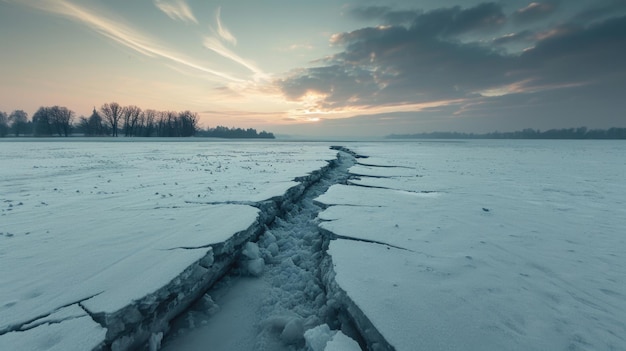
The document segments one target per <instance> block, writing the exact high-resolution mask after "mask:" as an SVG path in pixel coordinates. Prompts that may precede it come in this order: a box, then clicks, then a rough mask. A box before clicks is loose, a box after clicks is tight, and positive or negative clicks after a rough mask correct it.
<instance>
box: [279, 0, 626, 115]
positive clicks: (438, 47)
mask: <svg viewBox="0 0 626 351" xmlns="http://www.w3.org/2000/svg"><path fill="white" fill-rule="evenodd" d="M543 11H544V12H549V11H548V10H546V9H544V10H543ZM392 12H393V11H392V10H391V9H389V8H387V7H378V8H372V7H370V8H365V9H362V11H361V12H360V13H359V16H361V17H363V18H366V17H367V18H385V19H388V20H390V19H391V17H389V16H388V15H389V14H390V13H392ZM409 12H410V11H405V13H409ZM413 14H414V17H413V19H412V21H411V22H410V23H406V18H408V15H407V16H403V17H402V16H401V17H402V18H403V19H402V20H400V22H401V23H396V24H393V23H390V24H388V25H386V26H378V27H367V28H362V29H358V30H355V31H352V32H346V33H340V34H337V35H335V36H334V37H333V44H334V45H336V46H338V47H340V48H342V51H341V52H339V53H338V54H335V55H334V56H332V57H330V58H327V59H325V60H323V61H321V63H322V64H321V65H320V66H319V67H314V68H308V69H300V70H298V71H294V72H292V73H291V74H290V75H288V76H287V77H286V78H284V79H282V80H279V81H277V84H278V85H279V87H280V88H281V89H282V91H283V92H284V94H285V95H286V96H287V97H289V98H290V99H293V100H297V99H299V98H300V97H302V96H303V95H304V94H306V92H307V91H316V92H319V93H321V94H323V95H324V96H326V97H325V98H324V99H323V100H322V101H320V104H319V106H318V107H319V108H322V109H335V108H336V109H339V108H342V107H347V106H353V105H356V106H360V107H369V106H381V105H388V106H390V105H403V104H414V103H424V102H431V101H445V100H458V99H463V100H464V101H467V102H468V104H471V103H472V101H474V102H475V103H476V104H477V105H480V106H483V107H486V106H492V105H493V104H492V103H493V101H511V99H512V97H527V96H529V95H532V94H547V93H548V92H553V91H558V92H559V93H560V94H563V96H569V97H570V98H573V99H576V101H577V102H580V101H585V99H587V98H588V97H589V94H590V91H612V90H616V91H626V16H613V17H610V18H607V19H605V20H601V21H598V20H596V21H592V22H589V23H588V24H586V25H585V24H581V23H580V22H577V20H576V19H575V18H572V19H571V20H570V21H563V22H561V23H559V24H558V25H555V26H552V27H546V28H544V29H543V30H540V31H534V30H530V29H524V28H520V29H519V31H518V32H517V33H513V34H511V35H507V36H502V35H498V36H496V35H494V34H497V33H499V31H498V29H499V28H500V26H501V25H502V24H503V23H504V22H506V20H507V18H506V17H504V15H502V10H501V8H500V7H499V5H497V4H495V3H486V4H481V5H477V6H475V7H472V8H468V9H462V8H459V7H454V8H444V9H438V10H433V11H429V12H420V11H413ZM515 16H519V14H516V15H515ZM528 16H530V15H528ZM535 16H539V15H537V14H535ZM535 18H537V17H535ZM527 20H528V21H530V17H528V18H527ZM516 25H517V24H516ZM467 33H474V35H476V33H482V35H483V38H489V37H491V39H490V40H484V39H480V38H478V39H476V40H475V41H469V40H465V41H463V40H461V38H462V36H463V35H466V34H467ZM494 37H495V38H496V39H493V38H494ZM522 42H523V43H525V44H526V45H525V47H526V50H525V51H523V52H516V53H508V52H506V51H503V50H501V49H500V45H506V44H510V43H522ZM581 87H589V89H582V88H581ZM590 89H591V90H590ZM583 93H584V94H583ZM568 94H571V95H568ZM577 94H580V95H577ZM500 95H504V96H500ZM487 96H491V98H487ZM555 96H556V95H555ZM559 96H560V95H559ZM520 99H521V98H520ZM522 100H523V99H522ZM621 100H622V99H615V101H613V100H611V99H607V100H606V103H607V106H608V107H607V108H611V106H613V107H614V106H617V105H616V104H618V103H621V102H620V101H621ZM558 101H564V100H563V99H560V100H558ZM563 103H565V102H563ZM490 104H491V105H490ZM622 105H623V103H622ZM493 106H495V105H493ZM550 106H553V105H550ZM620 106H621V105H620ZM501 109H502V106H500V107H498V109H496V110H494V111H499V112H498V113H502V110H501ZM538 110H539V108H536V109H534V110H533V111H535V112H536V111H538ZM548 110H549V109H546V111H548ZM468 111H474V112H475V111H476V110H471V109H468ZM550 111H552V110H550ZM461 112H462V111H461ZM547 118H551V117H549V116H548V117H547ZM527 127H532V126H527Z"/></svg>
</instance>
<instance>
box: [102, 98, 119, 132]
mask: <svg viewBox="0 0 626 351" xmlns="http://www.w3.org/2000/svg"><path fill="white" fill-rule="evenodd" d="M100 111H102V115H103V116H104V121H105V122H106V123H107V124H108V125H109V127H110V128H111V135H112V136H114V137H116V136H117V130H118V125H119V121H120V118H121V117H122V107H121V106H120V105H119V104H118V103H117V102H111V103H107V104H104V105H102V107H100Z"/></svg>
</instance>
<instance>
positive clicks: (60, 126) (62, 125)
mask: <svg viewBox="0 0 626 351" xmlns="http://www.w3.org/2000/svg"><path fill="white" fill-rule="evenodd" d="M73 118H74V111H72V110H70V109H68V108H67V107H64V106H53V107H51V108H50V123H51V124H52V126H53V128H54V130H56V132H57V134H59V136H66V137H67V136H69V135H70V129H71V126H72V119H73Z"/></svg>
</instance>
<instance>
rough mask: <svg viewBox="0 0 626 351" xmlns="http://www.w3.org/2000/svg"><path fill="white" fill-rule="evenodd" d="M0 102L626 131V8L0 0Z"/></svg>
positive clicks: (481, 127)
mask: <svg viewBox="0 0 626 351" xmlns="http://www.w3.org/2000/svg"><path fill="white" fill-rule="evenodd" d="M0 46H1V47H2V48H3V49H2V55H1V56H0V77H1V78H2V83H1V84H0V111H4V112H6V113H10V112H11V111H13V110H18V109H21V110H24V111H26V112H27V113H28V114H29V115H30V116H32V114H33V113H34V112H35V111H36V110H37V109H38V108H39V107H40V106H53V105H61V106H66V107H67V108H69V109H71V110H72V111H74V112H75V116H76V117H78V116H89V115H90V114H91V111H92V110H93V109H94V108H95V109H98V108H100V106H102V105H103V104H105V103H109V102H117V103H119V104H120V105H137V106H139V107H140V108H142V109H157V110H168V111H170V110H171V111H183V110H190V111H193V112H196V113H197V114H198V116H199V118H200V125H201V126H205V127H206V126H216V125H225V126H235V127H244V128H246V127H253V128H259V129H263V130H269V131H273V132H278V133H281V134H294V135H311V136H332V135H347V136H348V135H350V136H384V135H386V134H391V133H407V132H408V133H418V132H430V131H460V132H490V131H493V130H501V131H503V130H504V131H506V130H518V129H524V128H538V129H548V128H570V127H580V126H586V127H589V128H610V127H625V126H626V118H624V115H623V113H624V111H626V103H625V102H624V99H623V97H622V96H621V95H622V93H623V91H626V3H624V2H623V1H615V0H601V1H593V0H577V1H568V2H563V1H552V0H549V1H540V2H532V1H518V0H514V1H508V2H506V3H502V2H480V1H465V2H461V1H458V0H457V1H452V0H447V1H441V2H437V3H434V2H430V1H409V0H397V1H382V0H369V1H358V0H346V1H341V2H338V1H331V0H323V1H317V2H292V1H287V0H270V1H263V2H259V1H250V0H241V1H229V2H219V1H200V0H154V1H136V2H135V1H134V2H128V1H122V0H114V1H96V0H86V1H76V0H0Z"/></svg>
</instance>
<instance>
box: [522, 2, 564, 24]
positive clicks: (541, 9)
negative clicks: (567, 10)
mask: <svg viewBox="0 0 626 351" xmlns="http://www.w3.org/2000/svg"><path fill="white" fill-rule="evenodd" d="M556 9H557V3H555V2H543V3H542V2H531V3H530V4H528V6H526V7H524V8H521V9H519V10H517V11H515V12H514V13H513V15H511V18H512V19H513V21H514V22H516V23H529V22H534V21H537V20H540V19H544V18H546V17H548V16H549V15H551V14H552V13H554V11H555V10H556Z"/></svg>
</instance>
